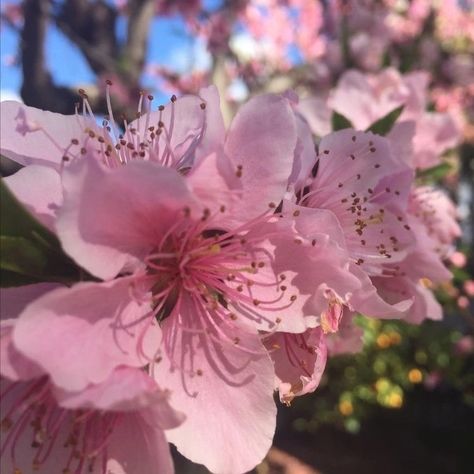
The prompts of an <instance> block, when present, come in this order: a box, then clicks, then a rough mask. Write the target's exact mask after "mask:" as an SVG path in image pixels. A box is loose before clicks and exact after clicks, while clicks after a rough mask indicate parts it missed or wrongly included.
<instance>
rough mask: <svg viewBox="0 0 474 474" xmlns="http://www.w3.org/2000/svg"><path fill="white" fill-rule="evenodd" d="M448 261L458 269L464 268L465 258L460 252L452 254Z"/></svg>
mask: <svg viewBox="0 0 474 474" xmlns="http://www.w3.org/2000/svg"><path fill="white" fill-rule="evenodd" d="M449 261H450V262H451V263H452V264H453V265H454V266H455V267H458V268H463V267H465V266H466V263H467V257H466V255H464V254H463V253H462V252H460V251H456V252H453V253H452V254H451V255H450V257H449Z"/></svg>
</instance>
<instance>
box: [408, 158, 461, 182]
mask: <svg viewBox="0 0 474 474" xmlns="http://www.w3.org/2000/svg"><path fill="white" fill-rule="evenodd" d="M452 170H453V167H452V166H451V165H450V164H449V163H447V162H444V163H441V164H439V165H437V166H433V167H432V168H428V169H425V170H420V171H418V172H417V173H416V178H417V180H418V181H420V182H436V181H440V180H442V179H443V178H444V177H445V176H446V175H448V174H449V173H450V172H451V171H452Z"/></svg>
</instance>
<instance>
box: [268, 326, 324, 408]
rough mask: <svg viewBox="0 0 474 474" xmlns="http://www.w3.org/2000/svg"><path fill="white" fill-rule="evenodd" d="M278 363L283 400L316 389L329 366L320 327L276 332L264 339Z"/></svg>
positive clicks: (277, 368)
mask: <svg viewBox="0 0 474 474" xmlns="http://www.w3.org/2000/svg"><path fill="white" fill-rule="evenodd" d="M265 345H266V347H267V348H268V350H269V353H270V356H271V358H272V360H273V363H274V365H275V374H276V379H277V388H278V390H279V393H280V401H281V402H283V403H286V404H290V403H291V401H292V400H293V398H294V397H296V396H300V395H304V394H306V393H311V392H314V391H315V390H316V388H317V387H318V385H319V382H320V380H321V376H322V375H323V372H324V368H325V366H326V358H327V349H326V344H325V341H324V336H323V331H322V329H321V328H319V327H318V328H314V329H308V330H307V331H306V332H305V333H303V334H287V333H280V332H277V333H275V334H273V335H272V336H270V337H269V338H268V339H266V341H265Z"/></svg>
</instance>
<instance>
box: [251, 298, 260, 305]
mask: <svg viewBox="0 0 474 474" xmlns="http://www.w3.org/2000/svg"><path fill="white" fill-rule="evenodd" d="M252 303H253V304H254V306H258V305H259V304H260V301H259V300H257V299H254V300H253V301H252Z"/></svg>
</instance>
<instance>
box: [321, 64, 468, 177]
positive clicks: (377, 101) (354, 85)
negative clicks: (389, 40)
mask: <svg viewBox="0 0 474 474" xmlns="http://www.w3.org/2000/svg"><path fill="white" fill-rule="evenodd" d="M427 85H428V75H427V74H425V73H422V72H413V73H410V74H407V75H405V76H402V75H401V74H400V73H399V72H398V71H396V70H395V69H391V68H389V69H385V70H383V71H382V72H381V73H379V74H372V75H370V74H363V73H361V72H358V71H355V70H351V71H348V72H346V73H344V74H343V76H342V77H341V79H340V81H339V83H338V85H337V87H336V88H335V89H334V90H333V91H332V93H331V95H330V97H329V99H328V107H329V108H330V109H332V110H335V111H336V112H338V113H340V114H342V115H344V116H345V117H347V118H348V119H349V120H350V121H351V122H352V124H353V125H354V127H355V128H357V129H361V130H364V129H366V128H368V127H369V126H370V125H371V124H373V123H374V122H376V121H377V120H379V119H381V118H382V117H384V116H385V115H387V114H388V113H389V112H391V111H392V110H394V109H396V108H397V107H399V106H401V105H403V106H404V110H403V113H402V115H401V117H400V118H399V119H398V121H397V123H396V124H395V126H394V128H393V129H392V131H391V132H390V134H389V135H388V137H389V138H390V139H391V141H392V143H393V145H392V146H393V147H394V150H395V151H396V153H399V154H400V156H399V158H400V159H401V160H403V161H405V162H406V163H407V164H408V165H409V166H411V167H412V168H420V169H425V168H429V167H432V166H435V165H436V164H438V163H439V161H440V157H441V155H442V154H443V153H444V152H445V151H446V150H448V149H450V148H452V147H454V146H456V145H457V144H458V142H459V140H460V128H459V126H458V124H457V123H456V122H455V121H454V120H453V118H452V117H451V116H450V115H449V114H445V113H437V112H425V108H426V105H427V91H426V89H427ZM412 122H414V123H412ZM410 142H413V143H412V147H408V146H407V144H408V143H410ZM400 143H402V144H404V147H403V148H401V144H400Z"/></svg>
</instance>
